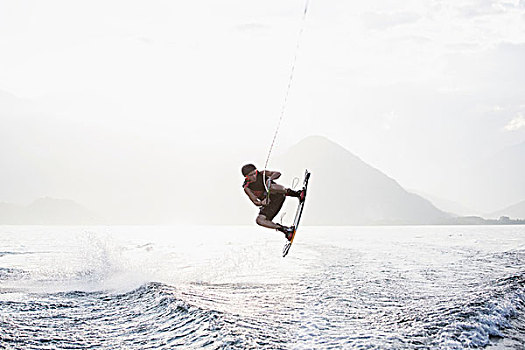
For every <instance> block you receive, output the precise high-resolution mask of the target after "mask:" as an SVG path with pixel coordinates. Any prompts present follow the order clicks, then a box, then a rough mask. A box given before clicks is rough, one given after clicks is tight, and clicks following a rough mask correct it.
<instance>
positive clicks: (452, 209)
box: [408, 189, 480, 216]
mask: <svg viewBox="0 0 525 350" xmlns="http://www.w3.org/2000/svg"><path fill="white" fill-rule="evenodd" d="M408 191H409V192H412V193H415V194H418V195H420V196H421V197H423V198H425V199H428V200H429V201H430V202H431V203H432V204H434V205H435V206H436V208H438V209H440V210H442V211H444V212H446V213H450V214H452V215H460V216H469V215H479V214H480V213H478V212H477V211H476V210H474V209H470V208H467V207H465V206H464V205H462V204H461V203H458V202H456V201H452V200H449V199H445V198H441V197H438V196H435V195H432V194H429V193H425V192H421V191H417V190H410V189H408Z"/></svg>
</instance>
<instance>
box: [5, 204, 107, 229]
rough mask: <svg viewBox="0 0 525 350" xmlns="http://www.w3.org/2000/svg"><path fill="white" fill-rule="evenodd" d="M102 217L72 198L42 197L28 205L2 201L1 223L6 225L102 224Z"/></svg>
mask: <svg viewBox="0 0 525 350" xmlns="http://www.w3.org/2000/svg"><path fill="white" fill-rule="evenodd" d="M100 223H102V220H101V218H99V217H97V216H96V215H95V214H93V213H92V212H90V211H89V210H87V209H86V208H84V207H83V206H81V205H80V204H78V203H75V202H74V201H72V200H66V199H53V198H41V199H38V200H36V201H34V202H33V203H31V204H30V205H28V206H20V205H15V204H9V203H0V224H4V225H18V224H21V225H82V224H84V225H86V224H100Z"/></svg>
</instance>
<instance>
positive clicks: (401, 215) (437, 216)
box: [272, 136, 451, 225]
mask: <svg viewBox="0 0 525 350" xmlns="http://www.w3.org/2000/svg"><path fill="white" fill-rule="evenodd" d="M272 168H276V169H281V170H282V171H283V173H292V174H302V172H303V171H304V169H305V168H308V169H309V170H311V172H312V178H311V181H310V184H311V185H310V193H309V198H308V203H307V208H306V214H305V218H304V222H305V223H307V224H316V225H370V224H438V223H443V222H444V221H446V220H448V219H449V218H450V217H451V215H450V214H447V213H445V212H443V211H441V210H439V209H437V208H436V207H435V206H434V205H432V204H431V203H430V202H429V201H428V200H426V199H423V198H422V197H420V196H418V195H416V194H413V193H409V192H407V191H406V190H404V189H403V188H402V187H401V186H400V185H399V184H398V183H397V182H396V181H395V180H393V179H391V178H389V177H388V176H386V175H385V174H383V173H382V172H380V171H379V170H377V169H375V168H373V167H371V166H370V165H368V164H366V163H365V162H363V161H362V160H361V159H359V158H358V157H356V156H355V155H353V154H352V153H350V152H349V151H347V150H346V149H344V148H343V147H341V146H340V145H338V144H336V143H334V142H332V141H330V140H328V139H326V138H324V137H320V136H312V137H308V138H306V139H304V140H303V141H301V142H299V143H298V144H297V145H295V146H294V147H292V148H291V149H290V150H289V151H288V152H287V153H286V154H285V155H283V156H282V157H280V158H279V159H276V160H275V166H273V165H272Z"/></svg>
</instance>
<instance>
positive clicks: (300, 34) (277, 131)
mask: <svg viewBox="0 0 525 350" xmlns="http://www.w3.org/2000/svg"><path fill="white" fill-rule="evenodd" d="M309 1H310V0H306V1H305V3H304V12H303V19H302V22H301V29H300V30H299V34H298V35H297V43H296V46H295V55H294V58H293V62H292V69H291V71H290V77H289V78H288V86H287V88H286V93H285V95H284V100H283V104H282V106H281V115H280V116H279V122H278V123H277V128H276V129H275V133H274V134H273V140H272V143H271V145H270V149H269V150H268V156H267V157H266V162H265V163H264V168H263V169H264V170H263V180H264V181H263V182H264V187H265V188H266V192H268V195H269V194H270V191H269V189H268V187H267V186H266V167H267V166H268V162H269V160H270V155H271V154H272V150H273V145H274V144H275V140H276V139H277V134H278V133H279V128H280V127H281V122H282V120H283V116H284V112H285V111H286V105H287V104H288V96H289V95H290V88H291V86H292V81H293V77H294V72H295V64H296V63H297V54H298V52H299V44H300V42H301V37H302V35H303V31H304V23H305V21H306V13H307V12H308V3H309Z"/></svg>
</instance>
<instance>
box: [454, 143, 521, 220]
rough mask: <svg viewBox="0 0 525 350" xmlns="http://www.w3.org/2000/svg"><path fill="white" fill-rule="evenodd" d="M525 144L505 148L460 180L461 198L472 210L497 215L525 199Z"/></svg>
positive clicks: (458, 184)
mask: <svg viewBox="0 0 525 350" xmlns="http://www.w3.org/2000/svg"><path fill="white" fill-rule="evenodd" d="M524 160H525V142H523V143H521V144H518V145H515V146H512V147H507V148H505V149H503V150H502V151H500V152H498V153H497V154H495V155H494V156H492V157H490V158H488V159H486V160H484V161H483V162H481V163H479V164H477V165H476V166H474V167H472V168H471V169H469V171H467V172H466V174H464V178H462V179H459V181H458V183H457V184H456V186H457V191H458V194H459V197H462V198H468V203H466V204H467V205H468V206H469V207H472V208H479V209H480V210H482V211H483V212H485V213H486V212H493V211H496V210H499V209H500V208H504V207H506V206H508V205H510V204H512V203H517V202H519V201H521V200H523V198H525V180H524V179H525V161H524Z"/></svg>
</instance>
